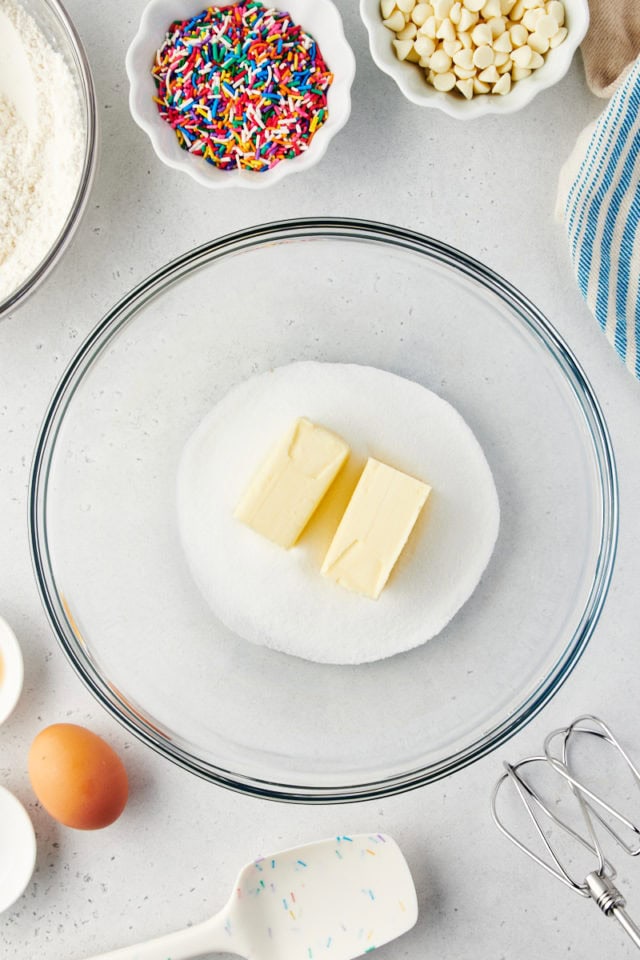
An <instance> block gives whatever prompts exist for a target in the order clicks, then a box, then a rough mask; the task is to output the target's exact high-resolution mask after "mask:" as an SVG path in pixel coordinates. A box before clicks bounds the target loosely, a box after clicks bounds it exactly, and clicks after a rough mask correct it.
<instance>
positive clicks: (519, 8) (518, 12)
mask: <svg viewBox="0 0 640 960" xmlns="http://www.w3.org/2000/svg"><path fill="white" fill-rule="evenodd" d="M523 16H524V4H523V2H522V0H516V2H515V3H514V5H513V6H512V8H511V13H510V14H509V18H510V19H511V20H513V21H514V23H517V22H518V20H522V18H523Z"/></svg>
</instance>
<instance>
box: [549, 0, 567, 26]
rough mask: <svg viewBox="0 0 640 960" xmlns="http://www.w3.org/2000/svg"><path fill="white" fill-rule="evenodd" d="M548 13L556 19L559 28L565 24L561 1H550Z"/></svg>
mask: <svg viewBox="0 0 640 960" xmlns="http://www.w3.org/2000/svg"><path fill="white" fill-rule="evenodd" d="M547 13H548V14H549V15H550V16H552V17H555V18H556V20H557V21H558V26H559V27H561V26H562V25H563V24H564V6H563V4H561V3H560V0H549V3H548V4H547Z"/></svg>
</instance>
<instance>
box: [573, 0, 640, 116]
mask: <svg viewBox="0 0 640 960" xmlns="http://www.w3.org/2000/svg"><path fill="white" fill-rule="evenodd" d="M589 11H590V13H591V22H590V26H589V31H588V33H587V35H586V37H585V38H584V40H583V42H582V56H583V59H584V66H585V70H586V73H587V83H588V84H589V87H590V89H591V90H592V91H593V93H595V94H596V96H598V97H610V96H612V94H613V92H614V91H615V89H616V87H617V86H618V85H619V84H620V83H621V82H622V80H623V79H624V77H625V76H626V75H627V73H628V72H629V71H630V70H631V67H632V66H633V62H634V60H635V59H636V58H637V57H638V56H640V0H589Z"/></svg>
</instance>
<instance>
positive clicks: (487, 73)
mask: <svg viewBox="0 0 640 960" xmlns="http://www.w3.org/2000/svg"><path fill="white" fill-rule="evenodd" d="M499 79H500V74H499V73H498V71H497V70H496V68H495V66H493V65H492V66H490V67H487V69H486V70H482V71H481V73H479V74H478V80H482V82H483V83H497V82H498V80H499Z"/></svg>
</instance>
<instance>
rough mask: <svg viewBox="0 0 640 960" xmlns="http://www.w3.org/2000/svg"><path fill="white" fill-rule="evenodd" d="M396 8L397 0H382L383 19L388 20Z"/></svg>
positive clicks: (381, 11)
mask: <svg viewBox="0 0 640 960" xmlns="http://www.w3.org/2000/svg"><path fill="white" fill-rule="evenodd" d="M395 8H396V0H380V13H381V14H382V19H383V20H388V19H389V17H390V16H391V14H392V13H393V11H394V10H395Z"/></svg>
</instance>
